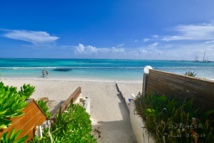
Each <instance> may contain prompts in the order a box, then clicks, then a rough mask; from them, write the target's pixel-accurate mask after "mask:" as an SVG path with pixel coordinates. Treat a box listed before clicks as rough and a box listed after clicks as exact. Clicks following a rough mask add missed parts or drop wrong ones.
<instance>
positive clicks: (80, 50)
mask: <svg viewBox="0 0 214 143" xmlns="http://www.w3.org/2000/svg"><path fill="white" fill-rule="evenodd" d="M97 51H98V50H97V48H96V47H93V46H90V45H89V46H84V45H83V44H79V45H78V46H75V54H93V53H97Z"/></svg>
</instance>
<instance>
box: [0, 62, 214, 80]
mask: <svg viewBox="0 0 214 143" xmlns="http://www.w3.org/2000/svg"><path fill="white" fill-rule="evenodd" d="M147 65H150V66H152V67H153V68H154V69H158V70H163V71H167V72H173V73H179V74H184V73H185V72H187V71H193V72H195V73H196V74H197V76H198V77H202V78H212V79H214V62H207V63H203V62H194V61H155V60H104V59H0V70H1V71H0V73H1V77H2V78H4V77H33V78H34V77H35V78H37V77H41V76H42V70H43V69H44V70H48V71H49V75H48V77H49V78H71V79H72V78H82V79H107V80H142V77H143V69H144V67H145V66H147ZM56 69H60V70H56ZM63 70H66V71H63Z"/></svg>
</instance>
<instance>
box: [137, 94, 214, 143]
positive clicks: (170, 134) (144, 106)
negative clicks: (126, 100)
mask: <svg viewBox="0 0 214 143" xmlns="http://www.w3.org/2000/svg"><path fill="white" fill-rule="evenodd" d="M135 104H136V112H137V114H138V115H140V116H141V117H142V118H143V119H144V121H145V126H146V128H147V129H148V131H149V132H150V133H152V135H153V136H154V138H155V140H156V142H158V143H161V142H163V143H195V142H197V143H210V142H213V141H214V130H213V127H214V121H213V119H212V118H210V119H209V118H208V117H210V115H212V114H213V113H214V110H211V111H207V112H202V110H201V109H199V108H197V107H196V106H194V105H193V100H192V99H191V100H190V99H187V98H185V99H179V98H168V97H166V96H160V95H158V94H156V93H147V94H146V95H145V96H141V95H138V96H137V98H136V100H135Z"/></svg>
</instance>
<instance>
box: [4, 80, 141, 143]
mask: <svg viewBox="0 0 214 143" xmlns="http://www.w3.org/2000/svg"><path fill="white" fill-rule="evenodd" d="M1 80H2V81H3V82H4V84H5V85H10V86H15V87H17V88H20V86H22V85H23V84H31V85H33V86H35V92H34V93H33V95H32V96H31V97H32V98H34V99H39V98H41V97H48V98H49V100H53V101H56V102H61V101H63V100H66V99H67V98H68V97H69V96H70V95H71V93H72V92H73V91H74V90H75V89H76V88H77V87H81V89H82V95H83V96H85V97H89V99H90V115H91V120H92V126H93V134H94V136H95V137H96V138H97V140H98V143H134V142H136V140H135V137H134V134H133V131H132V127H131V124H130V119H129V113H128V111H127V108H126V107H125V104H124V102H123V101H122V100H121V98H120V96H118V92H117V89H116V86H115V81H104V80H97V81H92V80H85V81H83V80H75V81H72V80H60V79H45V78H44V79H43V78H34V79H33V78H32V79H1ZM117 83H118V86H119V89H120V91H121V92H122V94H123V95H124V97H125V99H126V101H128V98H130V97H131V96H130V95H131V93H134V94H135V95H136V94H138V92H141V90H142V89H141V88H142V83H141V82H139V81H135V82H130V81H129V82H126V81H124V82H123V81H120V82H117Z"/></svg>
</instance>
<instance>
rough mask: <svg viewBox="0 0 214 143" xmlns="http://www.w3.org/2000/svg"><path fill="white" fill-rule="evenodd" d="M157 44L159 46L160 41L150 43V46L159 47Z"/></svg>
mask: <svg viewBox="0 0 214 143" xmlns="http://www.w3.org/2000/svg"><path fill="white" fill-rule="evenodd" d="M157 46H158V42H155V43H152V44H150V45H149V47H157Z"/></svg>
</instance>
